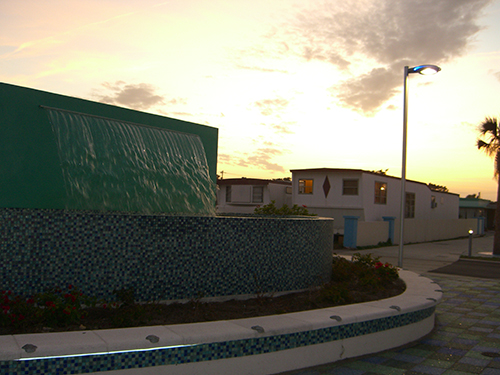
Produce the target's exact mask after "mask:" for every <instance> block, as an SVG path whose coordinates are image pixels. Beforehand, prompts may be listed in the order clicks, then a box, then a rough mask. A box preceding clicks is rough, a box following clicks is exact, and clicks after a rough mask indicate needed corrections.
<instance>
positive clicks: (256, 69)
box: [235, 64, 288, 74]
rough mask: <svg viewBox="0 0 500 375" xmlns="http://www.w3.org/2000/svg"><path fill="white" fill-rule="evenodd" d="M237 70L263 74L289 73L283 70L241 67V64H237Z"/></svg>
mask: <svg viewBox="0 0 500 375" xmlns="http://www.w3.org/2000/svg"><path fill="white" fill-rule="evenodd" d="M235 67H236V68H238V69H244V70H253V71H257V72H261V73H285V74H286V73H288V71H286V70H283V69H272V68H262V67H260V66H249V65H241V64H236V65H235Z"/></svg>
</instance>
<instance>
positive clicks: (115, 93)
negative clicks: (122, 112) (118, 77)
mask: <svg viewBox="0 0 500 375" xmlns="http://www.w3.org/2000/svg"><path fill="white" fill-rule="evenodd" d="M101 86H102V87H103V88H104V89H105V91H107V92H106V93H104V94H103V93H101V91H100V90H93V92H92V97H94V98H96V99H97V100H98V101H100V102H103V103H108V104H113V105H121V106H125V107H128V108H133V109H136V110H148V109H150V108H152V107H158V106H163V105H167V104H171V105H179V104H182V105H183V104H186V102H187V101H186V99H184V98H173V99H169V100H167V99H166V98H165V97H164V96H162V95H159V94H157V93H156V91H157V88H156V87H155V86H153V85H151V84H148V83H137V84H130V83H126V82H124V81H116V82H114V83H109V82H104V83H102V84H101Z"/></svg>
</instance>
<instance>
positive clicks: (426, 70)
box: [398, 65, 441, 268]
mask: <svg viewBox="0 0 500 375" xmlns="http://www.w3.org/2000/svg"><path fill="white" fill-rule="evenodd" d="M440 70H441V68H440V67H439V66H436V65H419V66H415V67H413V68H409V67H407V66H405V68H404V80H403V95H404V104H403V158H402V167H401V206H400V215H399V217H400V225H399V254H398V255H399V256H398V267H400V268H403V237H404V220H405V202H406V191H405V185H406V138H407V134H406V133H407V128H408V126H407V124H408V90H407V81H408V74H412V73H419V74H423V75H431V74H436V73H437V72H439V71H440Z"/></svg>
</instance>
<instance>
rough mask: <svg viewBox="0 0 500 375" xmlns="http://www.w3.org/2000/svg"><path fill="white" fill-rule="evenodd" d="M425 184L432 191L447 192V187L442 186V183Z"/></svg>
mask: <svg viewBox="0 0 500 375" xmlns="http://www.w3.org/2000/svg"><path fill="white" fill-rule="evenodd" d="M427 186H428V187H429V189H431V190H432V191H436V192H440V193H448V192H449V190H448V188H447V187H446V186H443V185H436V184H431V183H428V184H427Z"/></svg>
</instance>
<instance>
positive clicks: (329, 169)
mask: <svg viewBox="0 0 500 375" xmlns="http://www.w3.org/2000/svg"><path fill="white" fill-rule="evenodd" d="M290 172H292V173H293V172H355V173H366V174H372V175H375V176H380V177H387V178H392V179H394V180H401V177H394V176H389V175H386V174H380V173H377V172H373V171H365V170H363V169H348V168H306V169H290ZM406 181H407V182H413V183H415V184H420V185H424V186H426V187H427V188H428V189H429V190H430V191H432V192H434V193H441V194H450V195H457V196H458V197H460V194H457V193H451V192H444V191H435V190H432V189H431V188H430V187H429V185H428V184H426V183H425V182H420V181H415V180H409V179H406Z"/></svg>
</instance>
